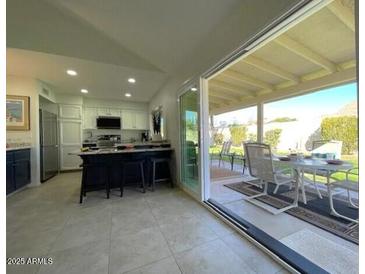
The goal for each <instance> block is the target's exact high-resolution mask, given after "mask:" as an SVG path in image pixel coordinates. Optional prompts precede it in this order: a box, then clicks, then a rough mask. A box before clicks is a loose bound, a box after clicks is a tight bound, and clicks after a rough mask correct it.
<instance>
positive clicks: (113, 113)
mask: <svg viewBox="0 0 365 274" xmlns="http://www.w3.org/2000/svg"><path fill="white" fill-rule="evenodd" d="M109 113H110V115H111V116H113V117H120V109H117V108H110V109H109Z"/></svg>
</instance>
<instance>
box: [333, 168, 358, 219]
mask: <svg viewBox="0 0 365 274" xmlns="http://www.w3.org/2000/svg"><path fill="white" fill-rule="evenodd" d="M354 170H358V168H352V169H349V170H347V171H338V172H336V173H341V172H342V173H345V174H346V178H345V179H344V180H338V179H336V178H334V177H333V176H331V177H330V179H332V180H333V181H332V182H331V180H329V183H328V184H327V190H328V199H329V202H330V208H331V214H332V215H334V216H336V217H340V218H343V219H345V220H348V221H350V222H354V223H359V220H355V219H352V218H350V217H348V216H344V215H342V214H340V213H338V212H337V211H336V209H335V207H334V203H333V196H335V195H338V194H340V193H343V192H345V191H346V192H347V202H348V204H349V206H350V207H353V208H359V205H356V204H355V203H354V202H353V201H352V198H351V194H350V191H352V192H356V193H359V182H358V181H353V180H350V179H349V175H350V174H353V175H359V174H358V172H354ZM336 189H337V190H340V191H338V192H335V190H336Z"/></svg>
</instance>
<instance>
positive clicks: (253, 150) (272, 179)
mask: <svg viewBox="0 0 365 274" xmlns="http://www.w3.org/2000/svg"><path fill="white" fill-rule="evenodd" d="M244 148H245V154H246V159H247V165H248V168H249V171H250V175H251V176H253V177H255V178H257V180H256V183H253V181H251V182H250V183H252V184H254V185H257V186H259V187H261V188H262V186H263V192H261V193H259V194H256V195H252V196H249V197H247V198H246V200H247V201H249V202H252V203H254V204H255V205H257V206H259V207H261V208H263V209H265V210H268V211H269V212H271V213H273V214H278V213H280V212H283V211H285V210H288V209H290V208H292V207H294V206H296V205H295V204H291V205H289V206H286V207H284V208H281V209H274V208H272V207H270V208H269V207H268V206H267V205H264V204H262V203H261V202H259V201H257V200H254V199H255V198H258V197H261V196H265V195H269V194H268V192H267V190H268V183H273V184H275V185H276V187H275V190H274V193H276V192H277V190H278V188H279V187H280V186H281V185H289V186H290V187H292V183H293V177H292V176H288V175H286V174H284V172H285V171H286V170H287V169H283V170H275V169H274V164H273V160H272V154H271V148H270V146H269V145H266V144H262V143H245V144H244Z"/></svg>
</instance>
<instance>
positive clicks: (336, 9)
mask: <svg viewBox="0 0 365 274" xmlns="http://www.w3.org/2000/svg"><path fill="white" fill-rule="evenodd" d="M327 8H328V9H329V10H330V11H331V12H332V13H333V14H334V15H336V16H337V17H338V19H340V20H341V21H342V22H343V23H344V24H345V25H346V26H347V27H348V28H349V29H350V30H352V31H355V16H354V14H353V12H352V10H351V8H349V7H346V6H345V5H343V4H342V3H341V1H338V0H337V1H333V2H332V3H331V4H329V5H328V6H327Z"/></svg>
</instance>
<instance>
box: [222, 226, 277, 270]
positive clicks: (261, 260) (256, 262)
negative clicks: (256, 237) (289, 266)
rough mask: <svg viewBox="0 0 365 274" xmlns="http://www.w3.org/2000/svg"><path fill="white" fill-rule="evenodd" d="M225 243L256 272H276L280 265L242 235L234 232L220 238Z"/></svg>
mask: <svg viewBox="0 0 365 274" xmlns="http://www.w3.org/2000/svg"><path fill="white" fill-rule="evenodd" d="M222 240H223V241H224V242H225V244H226V245H227V246H228V247H229V248H230V249H232V250H233V252H234V253H236V254H237V255H238V256H239V257H240V258H241V259H242V260H243V261H245V262H246V263H247V264H249V265H250V267H251V268H252V269H253V270H255V271H256V272H257V273H272V274H273V273H276V272H277V271H279V270H280V269H281V268H282V267H281V265H279V264H278V263H276V262H275V261H274V260H273V259H272V258H271V257H269V256H268V255H267V254H265V253H264V252H263V251H261V250H259V249H258V248H257V247H256V246H254V245H253V244H252V243H250V242H249V241H248V240H247V239H245V238H244V237H243V236H241V235H239V234H237V233H235V234H231V235H228V236H225V237H223V238H222Z"/></svg>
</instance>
